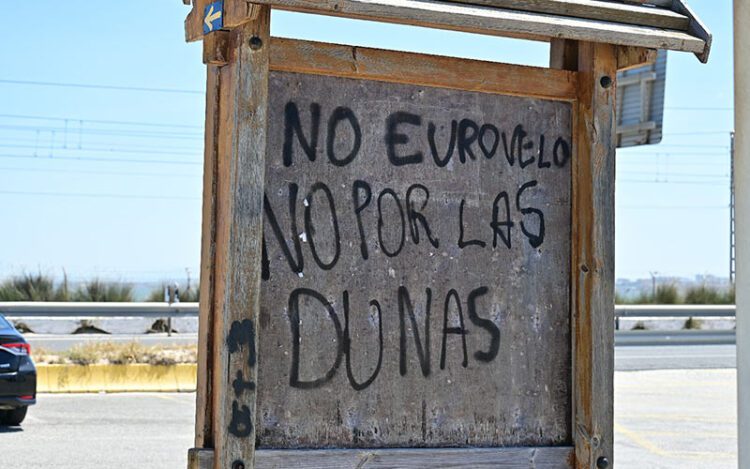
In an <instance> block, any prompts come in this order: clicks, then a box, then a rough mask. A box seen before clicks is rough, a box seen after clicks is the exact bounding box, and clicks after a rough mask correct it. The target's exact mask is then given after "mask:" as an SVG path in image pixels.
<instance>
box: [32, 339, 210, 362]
mask: <svg viewBox="0 0 750 469" xmlns="http://www.w3.org/2000/svg"><path fill="white" fill-rule="evenodd" d="M32 355H33V357H34V361H35V362H36V363H44V364H53V365H54V364H74V365H93V364H110V365H127V364H132V363H143V364H149V365H174V364H177V363H196V362H197V358H198V347H197V346H196V345H170V346H165V345H155V346H151V347H148V346H145V345H143V344H141V343H139V342H135V341H134V342H128V343H124V344H119V343H113V342H91V343H87V344H81V345H76V346H74V347H72V348H71V349H70V350H65V351H62V352H50V351H48V350H45V349H42V348H37V349H32Z"/></svg>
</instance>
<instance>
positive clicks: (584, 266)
mask: <svg viewBox="0 0 750 469" xmlns="http://www.w3.org/2000/svg"><path fill="white" fill-rule="evenodd" d="M581 270H582V271H583V273H588V271H589V266H587V265H586V264H583V265H582V266H581Z"/></svg>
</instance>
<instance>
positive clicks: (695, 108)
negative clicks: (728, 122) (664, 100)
mask: <svg viewBox="0 0 750 469" xmlns="http://www.w3.org/2000/svg"><path fill="white" fill-rule="evenodd" d="M664 109H665V110H667V111H734V108H733V107H700V106H692V107H691V106H666V107H665V108H664Z"/></svg>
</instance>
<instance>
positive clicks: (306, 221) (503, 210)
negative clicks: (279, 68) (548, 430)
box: [233, 101, 572, 416]
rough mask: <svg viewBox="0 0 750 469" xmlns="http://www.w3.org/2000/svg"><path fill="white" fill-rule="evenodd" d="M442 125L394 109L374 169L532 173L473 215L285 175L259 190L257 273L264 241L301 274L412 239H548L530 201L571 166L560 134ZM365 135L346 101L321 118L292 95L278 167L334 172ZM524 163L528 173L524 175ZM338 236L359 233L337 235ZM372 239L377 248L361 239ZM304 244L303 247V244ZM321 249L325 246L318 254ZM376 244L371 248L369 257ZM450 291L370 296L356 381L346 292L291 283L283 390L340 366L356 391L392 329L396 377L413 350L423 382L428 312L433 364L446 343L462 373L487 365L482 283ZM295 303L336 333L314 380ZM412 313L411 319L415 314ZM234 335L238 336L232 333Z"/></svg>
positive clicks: (413, 198)
mask: <svg viewBox="0 0 750 469" xmlns="http://www.w3.org/2000/svg"><path fill="white" fill-rule="evenodd" d="M303 122H305V123H307V125H305V124H303ZM445 124H446V123H445V122H444V123H443V125H440V124H439V123H436V122H433V121H428V120H426V119H423V117H422V116H420V115H418V114H414V113H411V112H405V111H397V112H393V113H391V114H390V115H388V116H387V118H386V119H385V121H384V122H383V135H384V138H383V139H382V140H381V142H382V145H383V151H382V152H381V153H382V155H383V158H384V159H383V164H387V165H390V166H391V167H394V168H404V167H409V166H413V165H430V166H432V167H433V168H438V169H440V168H447V167H449V165H451V164H453V165H455V164H461V165H469V164H478V163H479V162H481V161H490V160H491V161H493V162H494V163H493V164H499V165H502V166H503V167H504V168H505V169H509V168H515V169H514V171H523V170H524V169H526V168H529V170H528V171H527V173H529V174H527V173H523V172H522V173H521V174H527V176H526V177H522V180H521V182H512V183H505V187H503V184H502V183H500V184H498V187H497V190H496V192H493V193H492V196H494V197H492V198H491V199H490V200H493V202H492V204H491V205H488V202H487V203H485V205H487V206H486V207H484V208H485V211H483V212H482V213H486V214H488V215H483V216H480V217H477V216H476V214H477V213H478V209H477V208H476V207H475V206H476V204H473V206H472V205H471V204H467V199H466V198H461V199H460V203H457V204H455V209H454V212H453V213H451V214H450V215H449V216H446V211H445V210H446V209H445V208H442V206H441V209H440V210H435V211H432V210H431V208H432V207H433V206H434V205H435V204H438V203H439V202H437V201H435V200H434V198H435V195H434V193H431V191H430V187H429V186H430V184H429V183H428V182H426V181H420V182H414V183H412V184H409V185H408V186H406V185H400V186H396V185H395V184H394V185H393V186H392V187H382V182H380V183H379V184H378V185H379V186H380V187H381V188H380V189H379V190H374V189H373V185H374V184H372V183H371V182H368V181H367V180H365V179H366V178H365V177H362V175H358V176H359V177H352V180H351V181H350V184H349V186H350V187H351V190H350V192H347V193H346V196H345V197H339V198H337V197H336V192H335V190H340V189H338V187H337V186H336V188H335V190H332V189H334V185H333V182H331V181H323V180H318V181H314V180H313V181H314V182H312V183H311V184H310V183H306V184H305V185H304V187H300V184H298V183H297V182H295V181H294V180H288V181H286V187H285V193H284V192H283V191H281V190H280V191H279V193H278V194H273V195H272V196H270V197H269V194H268V193H266V194H265V195H264V201H263V210H264V216H265V218H264V220H265V221H264V223H265V226H266V235H267V236H264V238H263V245H262V253H263V259H262V278H263V280H270V279H271V277H272V275H275V274H276V273H274V272H271V268H270V265H271V262H270V259H269V245H268V244H267V243H273V244H272V246H273V247H275V248H278V252H279V259H281V260H282V261H283V262H284V263H285V265H287V266H288V268H289V270H290V271H291V272H293V273H295V274H298V275H299V276H300V277H302V276H303V273H304V272H305V269H306V267H307V268H309V266H310V263H311V262H312V263H313V264H314V266H315V267H316V268H317V269H320V271H330V270H332V269H335V268H336V266H337V265H338V264H339V262H340V261H341V260H342V259H347V258H349V259H350V258H351V257H350V256H357V258H361V260H362V261H364V262H368V261H369V262H374V260H373V259H374V258H375V256H380V255H382V256H385V257H386V258H395V257H398V256H400V255H401V254H402V252H404V250H405V248H406V247H407V246H408V245H410V244H413V245H415V246H417V245H420V243H421V244H422V245H423V246H431V247H432V248H434V249H438V248H441V247H442V248H443V249H445V248H446V247H448V246H450V247H453V246H455V247H457V248H458V249H459V250H461V251H463V250H481V249H484V250H493V251H494V250H512V249H518V248H520V247H522V246H525V245H526V244H527V245H528V246H530V247H531V248H534V249H537V248H540V247H541V246H542V245H543V243H544V241H545V237H546V236H547V231H546V230H547V227H546V225H545V213H544V210H545V208H544V206H540V205H538V203H537V202H535V201H536V200H537V199H538V198H539V196H540V191H543V190H544V188H543V187H541V186H542V184H540V181H539V179H540V175H541V174H544V173H545V172H547V171H554V170H560V169H563V168H566V167H567V166H568V163H569V161H570V159H571V156H572V154H571V145H570V143H569V141H568V140H566V139H565V137H560V136H553V137H551V138H550V137H548V136H546V135H544V134H539V135H537V136H535V137H532V136H530V135H529V133H528V132H527V130H526V128H525V127H524V126H523V125H521V124H518V125H515V126H514V127H512V128H509V129H500V128H498V126H496V125H494V124H492V123H481V122H476V121H475V120H472V119H469V118H463V119H450V120H449V121H448V123H447V125H445ZM439 129H443V130H440V131H439ZM439 133H442V134H443V135H439ZM344 134H345V135H346V138H345V139H344V140H342V138H341V135H344ZM418 137H419V140H420V141H425V137H426V142H427V145H426V146H425V148H419V146H418V145H417V144H416V143H415V142H416V141H417V139H418ZM363 139H364V137H363V132H362V125H361V124H360V120H359V119H358V117H357V115H356V114H355V113H354V112H353V111H352V110H351V109H350V108H348V107H343V106H340V107H336V108H335V109H333V110H332V111H331V112H330V115H328V119H327V121H326V120H325V116H324V115H323V112H322V106H321V105H320V104H318V103H312V104H310V105H309V107H307V106H304V107H303V106H300V105H298V104H297V103H295V102H293V101H290V102H288V103H287V104H286V105H285V108H284V113H283V145H282V148H281V163H282V164H283V166H284V167H287V168H288V167H293V166H294V165H295V164H298V163H300V162H301V163H309V162H316V160H317V163H316V164H330V165H332V166H333V168H332V170H334V171H338V170H340V169H341V168H345V167H347V166H348V165H350V164H352V163H353V162H354V161H356V160H357V158H358V156H359V155H360V150H361V149H362V148H363V146H364V145H365V144H364V142H363ZM323 155H325V156H324V157H323ZM368 156H370V155H368ZM320 160H323V161H320ZM532 169H533V170H534V171H533V174H530V173H531V172H532V171H531V170H532ZM321 179H322V178H321ZM307 184H309V186H308V185H307ZM345 187H348V186H346V185H345ZM397 187H398V188H397ZM404 187H406V190H404V189H403V188H404ZM469 189H470V188H467V192H469ZM346 190H347V191H349V189H346ZM339 195H341V194H339ZM278 196H281V198H282V199H286V200H284V201H283V202H281V203H279V202H277V201H276V200H277V197H278ZM431 196H432V197H433V199H432V201H431ZM467 197H468V196H467ZM470 210H474V212H473V215H474V216H471V217H467V216H466V214H467V213H468V211H470ZM313 213H315V214H316V216H313ZM435 213H439V216H440V219H439V220H438V219H436V218H435V216H436V215H435ZM321 214H325V215H324V216H321ZM431 214H432V215H431ZM489 214H491V215H489ZM431 217H432V218H431ZM483 217H484V218H483ZM477 219H479V222H478V224H477V221H476V220H477ZM446 220H448V221H449V223H452V224H453V225H452V227H454V228H455V230H452V231H451V232H455V234H456V235H455V237H454V236H453V235H452V236H450V238H453V239H448V237H446V236H445V235H444V232H441V234H440V236H439V235H438V232H437V231H436V230H435V226H436V225H438V224H439V223H442V224H445V222H446ZM469 220H473V222H470V221H469ZM316 224H317V225H320V224H325V225H326V230H320V229H318V228H320V226H316ZM342 226H355V227H356V230H355V231H353V232H351V234H349V233H344V232H343V231H342V228H341V227H342ZM300 232H302V233H304V234H305V239H304V241H303V239H302V237H301V236H299V233H300ZM347 235H349V236H354V237H356V239H354V240H349V239H345V237H346V236H347ZM267 238H268V239H267ZM375 239H376V240H377V244H373V242H371V241H370V240H375ZM303 244H306V245H307V248H304V249H303ZM321 246H326V247H327V248H326V249H321ZM373 246H375V250H376V251H377V252H373ZM274 252H276V251H274ZM540 252H541V251H540ZM381 259H382V258H381ZM482 283H484V282H482ZM412 290H414V289H413V288H412ZM459 290H460V289H456V288H451V289H448V291H447V292H434V291H433V290H432V289H431V288H424V290H422V291H419V292H416V291H410V290H409V288H407V286H405V285H398V286H397V287H395V288H394V298H392V299H393V300H394V301H392V302H390V303H389V304H392V305H394V306H393V309H394V311H393V313H392V314H390V315H389V314H387V311H384V310H383V308H382V307H381V303H380V302H379V301H378V300H377V299H371V300H370V301H369V306H370V308H371V310H372V311H374V312H376V313H377V314H376V317H377V322H378V333H377V334H378V337H377V339H378V340H377V344H378V354H377V361H376V363H375V364H374V368H370V369H371V370H372V371H371V372H370V373H369V376H367V377H364V379H362V378H363V377H360V379H359V380H358V379H357V378H356V377H355V376H354V372H353V370H354V369H357V370H358V369H361V368H360V367H357V366H355V364H354V363H353V362H354V361H355V360H354V359H353V356H354V355H355V354H354V353H353V349H355V347H356V346H357V344H356V343H355V340H354V338H353V335H352V333H351V332H350V314H351V311H350V291H349V290H344V291H343V293H342V294H341V302H338V298H335V299H334V298H328V297H326V296H325V295H324V294H322V293H320V292H318V291H316V290H314V289H312V288H295V289H293V290H292V291H291V292H290V294H289V297H288V308H287V315H288V320H289V325H290V332H291V338H292V350H291V357H290V359H291V367H290V374H289V385H290V386H292V387H294V388H298V389H315V388H319V387H321V386H324V385H325V384H326V383H329V382H330V381H331V380H332V379H333V378H334V377H335V376H336V375H337V373H338V370H339V368H340V366H341V364H342V363H344V364H345V368H346V377H347V380H348V382H349V384H350V386H351V387H352V388H353V389H354V390H357V391H360V390H363V389H366V388H367V387H369V386H371V385H372V384H373V383H374V382H375V380H376V379H377V377H378V375H379V374H380V372H381V368H382V365H383V354H384V351H383V348H384V330H386V331H394V333H395V332H396V331H398V353H399V360H398V367H399V373H400V375H401V376H404V375H407V373H409V371H410V370H409V369H408V364H409V360H408V356H409V354H410V353H413V354H414V356H416V363H418V365H419V372H421V374H422V375H423V376H424V377H429V376H431V374H432V373H433V372H434V365H435V360H434V359H433V357H432V354H433V353H432V348H431V344H432V340H433V337H432V334H431V327H430V325H431V321H432V316H433V313H434V312H436V310H437V311H440V312H442V314H443V317H442V336H441V337H440V340H441V342H440V357H439V360H437V363H438V364H439V368H440V370H445V369H446V366H447V361H448V358H447V355H448V347H447V343H448V341H449V340H459V341H460V342H459V343H460V351H461V357H460V365H461V366H462V367H463V368H467V367H469V366H470V361H471V360H472V359H473V361H474V362H475V363H477V364H483V363H489V362H492V361H493V360H495V359H496V357H497V356H498V353H499V350H500V340H501V330H500V327H499V326H498V325H497V324H496V323H495V322H493V320H491V319H489V316H490V315H489V313H488V311H487V309H486V305H485V309H483V308H482V307H481V303H482V298H483V297H485V296H487V295H491V292H490V289H489V287H487V286H484V285H481V284H480V285H478V286H475V287H474V288H473V289H467V291H463V292H462V293H459ZM436 293H437V294H436ZM353 294H355V295H356V294H359V292H353ZM462 294H463V298H462ZM303 299H304V301H305V303H306V304H309V303H313V304H315V305H316V306H315V307H316V308H317V309H318V310H319V311H320V316H321V318H322V317H327V318H328V320H329V321H330V325H331V327H332V330H333V331H334V334H335V340H334V341H333V342H332V343H331V345H330V346H328V347H330V352H331V353H330V356H331V357H332V360H331V362H330V363H326V364H325V365H326V366H325V367H324V369H325V371H323V372H320V373H318V375H317V376H313V372H312V371H310V370H302V369H301V367H304V366H305V365H304V364H305V363H306V361H305V360H304V359H303V358H304V357H302V356H301V355H302V354H303V352H302V350H301V346H300V343H301V340H302V336H303V332H302V330H301V321H300V318H301V316H300V314H301V312H300V308H301V307H300V305H301V302H302V300H303ZM485 301H486V299H485ZM383 304H385V303H383ZM395 305H397V308H396V306H395ZM417 308H419V311H420V314H415V311H416V310H417ZM464 312H466V318H465V317H464ZM384 313H385V314H384ZM437 314H439V312H438V313H437ZM395 317H397V318H398V319H397V320H392V324H390V323H387V319H384V318H395ZM449 318H450V319H451V321H449ZM321 320H323V321H325V319H321ZM384 323H385V325H384ZM438 324H439V323H438ZM449 324H452V325H449ZM250 327H252V324H250ZM233 330H234V329H233ZM373 334H374V332H373ZM236 337H238V338H239V337H244V336H242V334H241V333H240V332H239V330H238V331H237V333H236ZM394 337H395V336H394ZM452 337H455V339H452ZM253 362H254V357H253ZM237 376H238V378H237V380H235V388H234V389H235V393H236V394H237V395H239V394H241V392H242V391H243V390H245V389H253V388H252V387H250V386H254V384H252V383H245V382H244V381H242V379H241V378H242V376H241V373H240V372H238V375H237ZM302 376H305V377H306V378H304V379H303V378H302ZM234 410H235V409H233V411H234ZM236 413H237V414H238V416H242V415H243V409H242V408H238V409H236Z"/></svg>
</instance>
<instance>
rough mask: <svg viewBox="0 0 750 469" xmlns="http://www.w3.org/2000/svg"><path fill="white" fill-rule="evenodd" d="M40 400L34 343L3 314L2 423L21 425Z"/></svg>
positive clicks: (0, 330) (0, 332)
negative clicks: (30, 409)
mask: <svg viewBox="0 0 750 469" xmlns="http://www.w3.org/2000/svg"><path fill="white" fill-rule="evenodd" d="M33 404H36V367H35V366H34V362H33V361H32V360H31V347H30V346H29V344H28V343H27V342H26V340H25V339H24V338H23V336H22V335H21V333H20V332H18V331H17V330H16V328H15V327H13V325H12V324H11V323H10V322H9V321H8V320H7V319H5V317H3V315H2V314H0V425H20V424H21V422H23V419H24V418H25V417H26V410H27V409H28V407H29V406H30V405H33Z"/></svg>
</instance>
